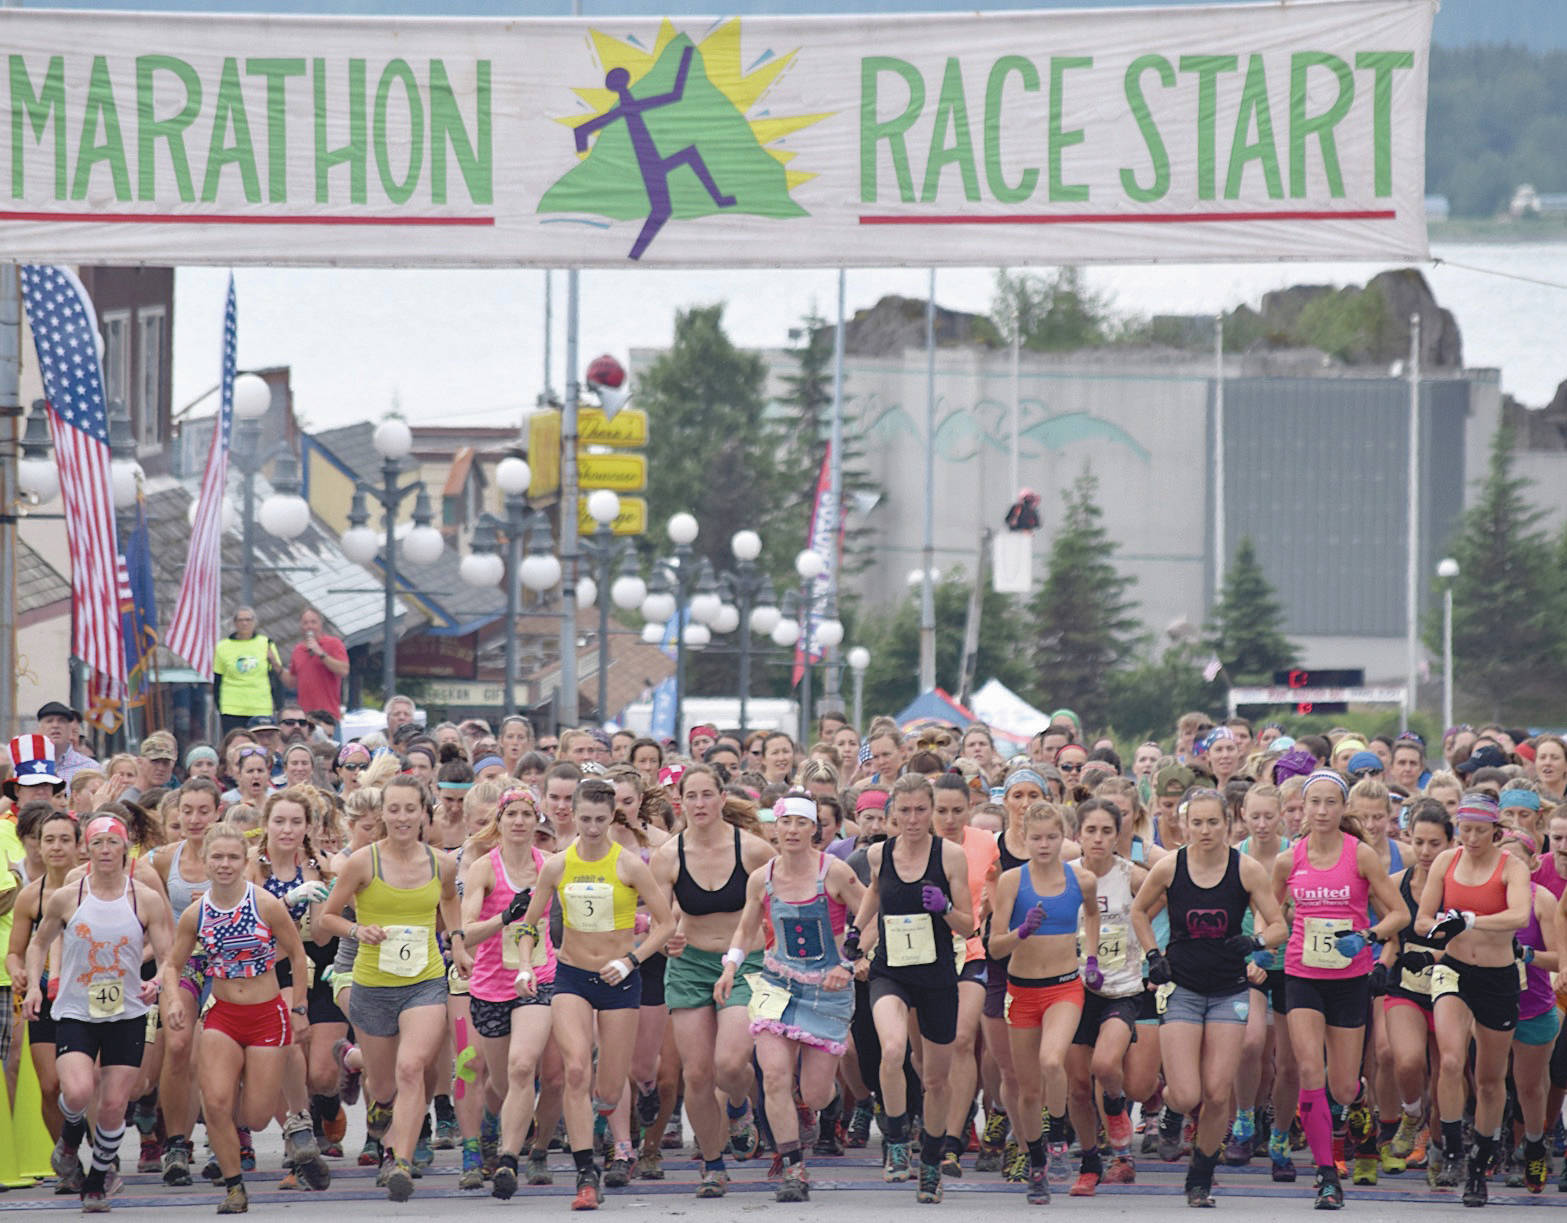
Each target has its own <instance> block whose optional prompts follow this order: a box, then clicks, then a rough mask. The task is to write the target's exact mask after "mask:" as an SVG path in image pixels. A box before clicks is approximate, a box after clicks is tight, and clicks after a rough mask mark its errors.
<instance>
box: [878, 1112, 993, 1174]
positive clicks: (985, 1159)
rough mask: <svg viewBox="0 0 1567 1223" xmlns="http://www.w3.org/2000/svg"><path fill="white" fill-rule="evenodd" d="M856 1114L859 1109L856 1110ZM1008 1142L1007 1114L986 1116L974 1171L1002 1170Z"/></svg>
mask: <svg viewBox="0 0 1567 1223" xmlns="http://www.w3.org/2000/svg"><path fill="white" fill-rule="evenodd" d="M855 1116H856V1117H858V1116H859V1111H858V1110H855ZM1006 1143H1007V1115H1006V1114H1005V1113H991V1114H990V1115H989V1116H987V1117H986V1118H985V1130H984V1133H982V1134H981V1135H980V1136H979V1154H978V1155H977V1156H975V1158H974V1171H976V1172H1000V1171H1001V1166H1002V1164H1001V1153H1002V1151H1003V1150H1004V1149H1005V1148H1006Z"/></svg>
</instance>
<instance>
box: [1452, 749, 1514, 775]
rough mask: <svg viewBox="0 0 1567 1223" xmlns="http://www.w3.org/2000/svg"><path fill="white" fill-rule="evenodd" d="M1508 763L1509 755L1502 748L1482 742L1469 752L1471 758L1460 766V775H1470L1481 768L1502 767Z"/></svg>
mask: <svg viewBox="0 0 1567 1223" xmlns="http://www.w3.org/2000/svg"><path fill="white" fill-rule="evenodd" d="M1506 764H1507V757H1506V755H1505V754H1503V752H1502V749H1501V748H1499V747H1496V746H1495V745H1494V744H1490V743H1482V744H1481V745H1480V746H1479V747H1477V748H1475V750H1474V751H1472V752H1471V753H1470V754H1469V759H1468V760H1466V761H1464V762H1463V763H1462V764H1461V765H1459V766H1458V775H1459V776H1460V777H1468V776H1469V774H1471V773H1475V772H1478V771H1479V770H1480V769H1500V768H1503V767H1504V766H1505V765H1506Z"/></svg>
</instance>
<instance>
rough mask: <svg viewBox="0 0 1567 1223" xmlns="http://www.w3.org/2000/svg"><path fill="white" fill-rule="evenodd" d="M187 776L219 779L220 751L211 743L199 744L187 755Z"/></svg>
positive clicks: (212, 779) (210, 779)
mask: <svg viewBox="0 0 1567 1223" xmlns="http://www.w3.org/2000/svg"><path fill="white" fill-rule="evenodd" d="M185 776H186V777H187V778H192V777H205V778H206V779H207V780H208V781H216V780H217V779H218V749H217V748H215V747H213V746H212V745H211V744H210V743H198V744H197V745H196V746H195V747H193V748H191V749H190V751H188V752H186V753H185Z"/></svg>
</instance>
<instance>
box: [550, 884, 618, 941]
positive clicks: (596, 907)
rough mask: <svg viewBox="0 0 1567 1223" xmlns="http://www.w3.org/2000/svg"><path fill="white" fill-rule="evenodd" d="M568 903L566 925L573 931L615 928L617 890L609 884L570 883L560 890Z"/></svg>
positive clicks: (563, 898)
mask: <svg viewBox="0 0 1567 1223" xmlns="http://www.w3.org/2000/svg"><path fill="white" fill-rule="evenodd" d="M560 894H561V899H562V900H564V901H565V902H566V924H567V925H568V926H570V927H571V928H572V929H573V930H588V931H595V932H597V931H605V930H613V929H614V928H615V889H614V886H613V885H611V884H608V883H583V882H578V883H568V884H567V885H566V886H565V887H563V888H561V890H560Z"/></svg>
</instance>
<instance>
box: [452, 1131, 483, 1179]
mask: <svg viewBox="0 0 1567 1223" xmlns="http://www.w3.org/2000/svg"><path fill="white" fill-rule="evenodd" d="M457 1188H459V1189H483V1188H484V1164H483V1163H482V1162H481V1160H480V1157H479V1144H478V1143H477V1142H474V1143H467V1142H465V1143H463V1147H462V1175H461V1176H459V1177H458V1178H457Z"/></svg>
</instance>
